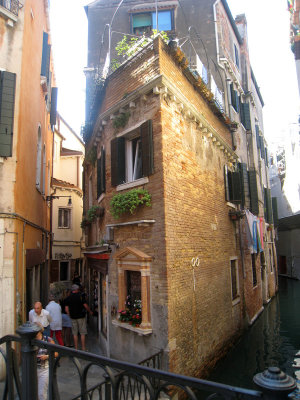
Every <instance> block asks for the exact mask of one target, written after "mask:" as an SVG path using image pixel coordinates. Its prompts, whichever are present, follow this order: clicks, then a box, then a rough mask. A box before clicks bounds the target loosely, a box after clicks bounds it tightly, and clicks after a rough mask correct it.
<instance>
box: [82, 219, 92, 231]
mask: <svg viewBox="0 0 300 400" xmlns="http://www.w3.org/2000/svg"><path fill="white" fill-rule="evenodd" d="M89 224H90V222H89V221H88V220H87V219H86V218H84V219H83V220H82V221H81V222H80V228H81V229H84V228H85V227H86V226H88V225H89Z"/></svg>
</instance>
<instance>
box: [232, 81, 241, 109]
mask: <svg viewBox="0 0 300 400" xmlns="http://www.w3.org/2000/svg"><path fill="white" fill-rule="evenodd" d="M230 95H231V105H232V107H233V108H234V109H235V111H236V112H239V102H240V98H239V95H238V92H237V91H236V90H234V86H233V83H231V84H230Z"/></svg>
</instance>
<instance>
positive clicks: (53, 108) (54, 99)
mask: <svg viewBox="0 0 300 400" xmlns="http://www.w3.org/2000/svg"><path fill="white" fill-rule="evenodd" d="M56 111H57V88H56V87H53V88H52V89H51V108H50V125H51V126H55V125H56Z"/></svg>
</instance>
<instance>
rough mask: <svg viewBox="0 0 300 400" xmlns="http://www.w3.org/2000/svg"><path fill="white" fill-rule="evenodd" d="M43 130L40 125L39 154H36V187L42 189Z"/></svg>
mask: <svg viewBox="0 0 300 400" xmlns="http://www.w3.org/2000/svg"><path fill="white" fill-rule="evenodd" d="M41 163H42V130H41V127H40V126H39V128H38V139H37V155H36V178H35V185H36V188H37V189H38V190H39V191H40V190H41V167H42V164H41Z"/></svg>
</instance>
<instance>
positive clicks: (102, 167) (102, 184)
mask: <svg viewBox="0 0 300 400" xmlns="http://www.w3.org/2000/svg"><path fill="white" fill-rule="evenodd" d="M101 172H102V174H101V193H105V190H106V179H105V176H106V174H105V150H104V148H102V149H101Z"/></svg>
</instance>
